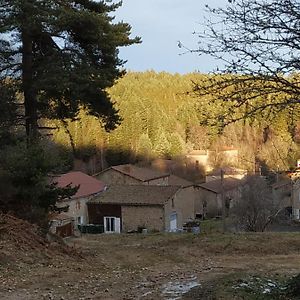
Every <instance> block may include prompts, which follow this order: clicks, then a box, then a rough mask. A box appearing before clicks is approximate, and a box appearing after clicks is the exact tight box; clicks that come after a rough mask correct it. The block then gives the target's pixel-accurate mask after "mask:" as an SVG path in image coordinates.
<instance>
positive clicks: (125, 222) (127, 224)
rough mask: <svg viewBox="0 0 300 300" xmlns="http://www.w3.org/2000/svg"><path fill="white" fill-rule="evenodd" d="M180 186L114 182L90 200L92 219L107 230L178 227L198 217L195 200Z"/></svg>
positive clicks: (172, 228)
mask: <svg viewBox="0 0 300 300" xmlns="http://www.w3.org/2000/svg"><path fill="white" fill-rule="evenodd" d="M180 190H181V187H180V186H155V185H111V186H109V187H108V188H107V190H106V191H105V192H104V193H101V194H100V195H99V196H97V197H94V198H93V199H91V200H89V201H88V202H87V205H88V211H89V217H90V222H91V223H93V224H99V225H103V226H104V232H107V233H110V232H115V233H119V232H128V231H137V230H139V229H141V228H145V229H147V230H149V231H171V232H172V231H178V230H181V229H182V228H183V224H184V223H185V222H187V221H189V220H192V219H193V218H194V202H193V200H191V199H188V198H185V197H184V196H183V194H180V193H179V191H180Z"/></svg>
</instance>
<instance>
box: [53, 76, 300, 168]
mask: <svg viewBox="0 0 300 300" xmlns="http://www.w3.org/2000/svg"><path fill="white" fill-rule="evenodd" d="M224 76H225V75H224ZM208 79H209V75H205V74H197V73H194V74H187V75H179V74H174V75H172V74H169V73H164V72H162V73H155V72H153V71H149V72H144V73H134V72H130V73H128V74H127V75H125V76H124V77H123V78H122V79H120V80H118V82H117V83H116V84H115V85H114V86H113V87H112V88H111V89H109V93H110V96H111V98H112V99H113V100H114V102H115V107H116V108H117V109H118V110H119V114H120V116H121V118H122V122H121V124H120V126H118V128H117V129H116V130H114V131H111V132H105V130H104V129H103V128H102V127H101V123H100V122H99V121H98V120H97V119H96V118H94V117H91V116H87V115H86V114H85V111H84V110H82V111H81V113H80V115H79V119H78V120H77V121H71V120H67V121H66V122H64V123H61V122H56V123H55V125H56V126H58V128H59V129H58V130H57V131H55V132H54V141H55V142H57V143H58V144H60V145H62V146H64V147H66V148H68V149H69V150H70V149H72V148H73V151H74V152H75V154H76V156H77V157H80V158H82V159H84V160H86V161H88V160H89V159H90V158H91V157H93V156H94V155H95V154H96V156H98V157H100V156H101V159H102V162H101V164H102V166H103V164H105V163H104V161H105V160H106V162H107V163H108V164H120V163H126V162H135V161H137V160H146V161H149V160H151V159H153V158H157V157H167V158H175V157H178V156H182V155H185V154H186V153H188V152H190V151H192V150H205V149H210V150H213V151H218V149H220V148H222V147H224V146H232V147H235V148H237V149H238V150H239V153H240V157H241V159H240V163H239V167H241V168H244V169H252V168H253V161H254V160H255V159H256V160H260V161H261V162H262V163H264V164H265V165H266V167H267V168H268V169H271V170H277V169H278V168H279V169H280V170H285V169H287V168H290V167H292V166H294V165H295V161H296V159H297V158H298V155H299V146H298V142H299V119H298V117H297V115H298V114H297V113H296V112H295V111H294V114H293V116H292V117H291V115H290V111H289V110H288V109H282V110H281V111H280V112H279V113H276V115H274V116H269V118H268V119H267V118H266V117H265V116H249V117H248V118H246V119H243V120H241V121H239V122H237V123H234V124H231V125H229V126H227V127H225V128H223V125H224V124H223V121H222V118H221V116H222V114H223V113H224V112H225V111H226V109H228V107H227V106H228V105H229V104H228V103H225V102H223V103H220V102H218V101H216V99H214V95H206V96H196V95H195V94H193V92H192V90H193V84H194V83H197V82H205V81H207V80H208ZM224 93H225V92H224ZM278 97H280V95H278ZM260 101H265V99H263V98H260ZM238 113H239V112H238V111H237V114H238ZM240 113H242V112H240ZM291 122H292V124H291ZM103 153H104V156H105V157H103ZM101 159H100V158H99V159H98V160H99V161H100V160H101ZM220 163H221V162H220V161H218V162H216V164H220ZM99 164H100V163H99ZM97 168H98V169H99V168H101V166H98V167H97Z"/></svg>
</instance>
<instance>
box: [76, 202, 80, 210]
mask: <svg viewBox="0 0 300 300" xmlns="http://www.w3.org/2000/svg"><path fill="white" fill-rule="evenodd" d="M76 209H77V210H80V201H77V202H76Z"/></svg>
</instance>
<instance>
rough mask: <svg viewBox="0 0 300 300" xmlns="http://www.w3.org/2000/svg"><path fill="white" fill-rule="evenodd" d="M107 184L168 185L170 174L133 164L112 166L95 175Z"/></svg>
mask: <svg viewBox="0 0 300 300" xmlns="http://www.w3.org/2000/svg"><path fill="white" fill-rule="evenodd" d="M94 177H95V178H97V179H99V180H101V181H103V182H105V183H107V184H119V185H132V184H133V185H136V184H143V185H168V184H169V174H167V173H161V172H157V171H154V170H151V169H147V168H140V167H137V166H134V165H131V164H126V165H118V166H112V167H110V168H108V169H105V170H103V171H102V172H100V173H97V174H95V175H94Z"/></svg>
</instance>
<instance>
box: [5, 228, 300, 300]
mask: <svg viewBox="0 0 300 300" xmlns="http://www.w3.org/2000/svg"><path fill="white" fill-rule="evenodd" d="M16 243H17V241H12V240H10V239H7V238H4V237H3V235H2V239H1V236H0V299H9V300H15V299H24V300H27V299H61V300H63V299H215V298H212V297H211V294H209V293H206V294H205V293H203V287H205V288H206V290H207V286H210V289H208V290H210V291H212V290H213V286H211V285H212V283H213V284H217V282H218V280H219V278H223V277H224V276H228V275H230V274H232V275H237V274H238V275H240V276H244V274H256V275H258V274H260V275H264V276H265V275H268V276H269V275H270V276H273V275H276V276H287V277H290V276H292V275H295V274H298V273H299V272H300V255H299V254H300V233H261V234H225V235H224V234H208V235H206V234H200V235H193V234H147V235H143V234H132V235H130V234H127V235H104V234H102V235H84V236H82V237H80V238H72V239H69V240H68V244H69V246H70V248H69V249H70V250H69V251H66V250H63V251H61V249H60V247H61V245H59V244H56V243H54V244H52V245H42V244H43V243H42V242H41V243H40V245H41V246H39V247H37V246H36V247H32V248H30V247H22V245H24V241H22V242H20V244H19V248H18V247H16V245H17V244H16ZM59 249H60V250H59ZM201 295H202V296H201ZM222 299H225V298H222ZM236 299H238V298H236Z"/></svg>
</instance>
